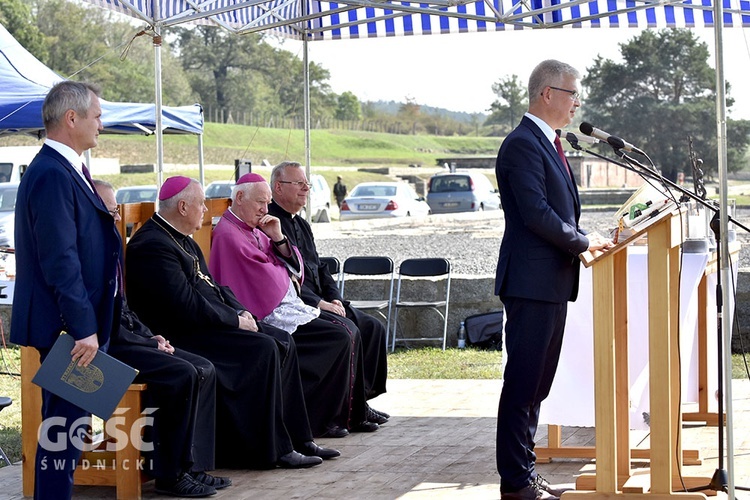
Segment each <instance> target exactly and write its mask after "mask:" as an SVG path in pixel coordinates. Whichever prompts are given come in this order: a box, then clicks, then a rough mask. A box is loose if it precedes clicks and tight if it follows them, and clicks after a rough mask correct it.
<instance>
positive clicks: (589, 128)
mask: <svg viewBox="0 0 750 500" xmlns="http://www.w3.org/2000/svg"><path fill="white" fill-rule="evenodd" d="M579 129H580V131H581V132H583V133H584V134H586V135H589V136H591V137H595V138H597V139H599V140H600V141H602V142H606V143H607V144H609V145H610V146H612V147H613V148H615V149H624V150H625V151H628V152H629V153H638V154H642V155H644V156H646V153H644V152H643V151H641V150H640V149H638V148H637V147H635V146H633V145H632V144H630V143H629V142H626V141H625V140H623V139H621V138H619V137H617V136H616V135H610V134H609V133H607V132H605V131H604V130H600V129H598V128H596V127H594V126H593V125H591V124H590V123H588V122H583V123H581V126H580V127H579Z"/></svg>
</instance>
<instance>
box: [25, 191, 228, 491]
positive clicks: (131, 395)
mask: <svg viewBox="0 0 750 500" xmlns="http://www.w3.org/2000/svg"><path fill="white" fill-rule="evenodd" d="M206 206H207V207H208V211H207V212H206V213H205V214H204V216H203V225H202V226H201V229H200V230H198V231H197V232H196V233H195V234H194V235H193V238H194V239H195V241H196V242H197V243H198V245H200V247H201V250H202V251H203V254H204V255H205V257H206V261H208V259H209V254H210V250H211V230H212V223H211V221H212V218H213V217H215V216H220V215H221V214H223V213H224V211H225V210H226V209H227V207H228V206H229V199H227V198H220V199H214V200H206ZM154 210H155V205H154V203H131V204H127V205H121V206H120V215H121V217H122V220H121V221H119V222H118V224H117V229H118V230H119V231H120V235H121V236H122V239H123V252H124V249H125V244H126V237H125V235H126V228H127V226H128V224H132V225H133V229H132V232H131V234H132V233H134V232H136V231H137V230H138V229H140V227H141V226H142V225H143V224H144V223H145V222H146V221H147V220H148V219H149V218H150V217H151V216H152V215H153V214H154ZM39 365H40V363H39V352H38V351H37V350H36V349H35V348H33V347H22V348H21V428H22V432H21V452H22V469H23V471H22V472H23V494H24V496H33V495H34V461H35V458H36V449H37V443H38V440H39V427H40V426H41V424H42V390H41V389H40V388H39V386H37V385H36V384H33V383H32V382H31V380H32V379H33V378H34V375H35V374H36V372H37V370H38V369H39ZM144 390H146V384H131V385H130V387H129V388H128V390H127V392H126V393H125V395H124V396H123V398H122V400H120V403H119V404H118V408H117V410H115V414H114V415H113V417H112V418H115V417H117V418H119V419H121V420H118V423H119V425H117V426H116V427H117V428H118V429H120V430H125V431H126V432H128V433H130V432H131V429H132V428H133V426H134V425H135V424H136V421H137V420H138V419H139V418H140V416H141V415H140V412H141V393H142V392H143V391H144ZM105 427H106V424H105ZM29 431H31V432H29ZM106 443H107V440H106V436H105V439H104V440H103V442H102V444H101V446H100V447H99V448H98V449H95V450H92V451H87V452H84V454H83V456H82V457H81V462H80V463H79V465H78V467H77V468H76V471H75V474H74V476H73V478H74V483H75V484H78V485H96V486H115V487H116V488H117V498H118V499H119V498H122V499H133V498H141V484H142V483H143V482H144V481H147V480H148V477H147V476H146V475H145V474H143V472H142V470H141V457H140V453H139V451H138V449H136V448H135V447H134V446H132V445H131V443H130V439H128V444H127V446H117V447H116V448H118V449H117V450H116V451H107V450H106ZM119 448H122V449H119Z"/></svg>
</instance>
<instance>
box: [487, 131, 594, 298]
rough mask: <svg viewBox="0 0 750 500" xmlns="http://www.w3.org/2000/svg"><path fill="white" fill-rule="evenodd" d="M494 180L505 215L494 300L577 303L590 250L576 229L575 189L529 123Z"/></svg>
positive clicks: (507, 149)
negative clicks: (583, 254) (580, 273)
mask: <svg viewBox="0 0 750 500" xmlns="http://www.w3.org/2000/svg"><path fill="white" fill-rule="evenodd" d="M495 175H496V176H497V183H498V188H499V190H500V198H501V200H502V206H503V210H504V212H505V232H504V234H503V241H502V243H501V245H500V255H499V257H498V262H497V275H496V280H495V294H496V295H500V297H501V298H502V297H518V298H526V299H533V300H542V301H547V302H558V303H559V302H566V301H569V300H575V299H576V297H577V295H578V271H579V267H580V266H579V264H580V260H579V259H578V255H579V254H580V253H581V252H584V251H585V250H586V249H587V247H588V240H587V238H586V237H585V236H584V232H583V231H581V229H580V228H579V227H578V220H579V218H580V215H581V207H580V200H579V198H578V189H577V187H576V185H575V182H574V181H573V180H572V179H571V177H570V175H568V171H567V169H566V167H565V165H563V163H562V161H561V160H560V157H559V156H558V155H557V151H556V150H555V147H554V146H553V145H552V143H550V141H549V139H547V138H546V137H545V136H544V134H543V133H542V131H541V130H540V128H539V127H538V126H537V125H536V124H535V123H534V122H533V121H532V120H531V119H529V118H528V117H526V116H524V118H523V120H521V123H520V125H519V126H518V127H516V129H515V130H513V132H511V133H510V134H509V135H508V137H507V138H506V139H505V140H504V141H503V144H502V146H501V147H500V152H499V153H498V156H497V163H496V167H495Z"/></svg>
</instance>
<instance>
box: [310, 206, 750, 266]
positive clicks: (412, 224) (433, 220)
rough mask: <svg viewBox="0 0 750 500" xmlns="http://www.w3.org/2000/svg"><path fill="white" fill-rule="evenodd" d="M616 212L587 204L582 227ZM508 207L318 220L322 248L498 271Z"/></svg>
mask: <svg viewBox="0 0 750 500" xmlns="http://www.w3.org/2000/svg"><path fill="white" fill-rule="evenodd" d="M614 212H615V211H614V210H606V211H594V210H587V209H585V208H584V212H583V214H582V215H581V227H583V228H584V229H587V230H596V231H599V232H600V233H602V234H608V233H609V231H610V230H611V229H612V228H613V227H614V225H615V219H614ZM737 221H738V222H740V223H742V224H744V225H746V226H750V207H749V208H738V210H737ZM503 227H504V220H503V215H502V211H501V210H500V211H493V212H474V213H462V214H453V215H431V216H428V217H424V218H409V219H399V220H384V219H373V220H369V221H351V222H332V223H316V224H313V229H314V232H315V238H316V243H317V247H318V252H319V253H320V255H321V256H333V257H337V258H338V259H339V260H340V261H341V262H343V261H344V260H345V259H346V258H347V257H349V256H353V255H387V256H389V257H391V258H392V259H393V260H394V262H395V263H396V265H397V266H398V264H399V263H400V262H401V261H402V260H404V259H406V258H417V257H445V258H448V259H449V260H450V261H451V264H452V266H453V272H454V273H455V274H462V275H467V274H468V275H493V274H494V273H495V266H496V264H497V253H498V249H499V248H500V240H501V239H502V233H503ZM737 238H738V239H739V240H740V242H742V244H743V250H742V251H741V252H740V268H747V267H750V255H748V254H749V253H750V252H748V250H747V246H748V245H747V244H748V242H750V234H747V233H745V232H744V230H742V229H738V230H737Z"/></svg>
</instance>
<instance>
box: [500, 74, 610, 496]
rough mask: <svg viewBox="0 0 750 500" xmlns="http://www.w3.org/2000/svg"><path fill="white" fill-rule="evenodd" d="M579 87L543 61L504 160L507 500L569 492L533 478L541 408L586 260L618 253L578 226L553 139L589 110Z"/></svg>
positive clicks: (571, 184)
mask: <svg viewBox="0 0 750 500" xmlns="http://www.w3.org/2000/svg"><path fill="white" fill-rule="evenodd" d="M578 80H579V73H578V71H577V70H576V69H575V68H573V67H571V66H569V65H567V64H565V63H562V62H559V61H554V60H547V61H544V62H542V63H540V64H539V65H538V66H537V67H536V68H535V69H534V70H533V72H532V73H531V77H530V78H529V87H528V93H529V109H528V112H527V113H526V114H525V115H524V117H523V119H522V120H521V123H520V124H519V125H518V127H516V129H515V130H513V132H511V133H510V134H509V135H508V137H507V138H506V139H505V140H504V141H503V144H502V146H501V147H500V151H499V153H498V156H497V165H496V169H495V173H496V176H497V184H498V187H499V189H500V198H501V200H502V206H503V210H504V211H505V232H504V234H503V240H502V243H501V245H500V256H499V258H498V263H497V275H496V282H495V294H496V295H499V296H500V299H501V300H502V302H503V305H504V307H505V314H506V318H507V322H506V325H505V345H506V351H505V352H506V355H507V364H506V367H505V373H504V375H503V389H502V394H501V396H500V404H499V409H498V418H497V448H496V453H497V469H498V472H499V474H500V493H501V498H502V499H503V500H516V499H521V500H527V499H528V500H537V499H541V498H555V497H559V495H560V494H561V492H562V491H561V490H560V489H556V488H553V487H552V486H550V485H549V483H547V482H546V481H545V480H544V479H543V478H541V477H540V476H538V474H537V473H536V471H535V470H534V462H535V460H536V455H535V454H534V435H535V433H536V428H537V424H538V420H539V409H540V405H541V402H542V401H543V400H544V399H545V398H546V397H547V395H548V394H549V390H550V387H551V385H552V381H553V379H554V376H555V371H556V370H557V363H558V359H559V355H560V348H561V346H562V338H563V331H564V328H565V318H566V314H567V302H568V301H572V300H575V299H576V296H577V294H578V271H579V263H580V260H579V258H578V255H579V254H581V253H582V252H585V251H586V250H597V249H604V248H608V247H609V246H610V245H611V242H610V241H609V240H606V239H604V238H602V237H601V236H598V235H586V234H585V233H584V231H582V230H581V229H580V227H579V226H578V220H579V218H580V215H581V206H580V200H579V198H578V189H577V187H576V183H575V178H574V177H573V175H572V172H571V170H570V168H569V166H568V164H567V160H566V159H565V157H564V154H563V153H562V146H561V145H559V144H560V143H559V137H557V134H556V133H555V129H557V128H563V127H565V126H567V125H569V124H570V123H571V121H572V120H573V115H574V114H575V112H576V110H577V109H578V107H579V106H580V105H581V102H580V100H579V92H580V90H579V88H580V87H579V82H578Z"/></svg>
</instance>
